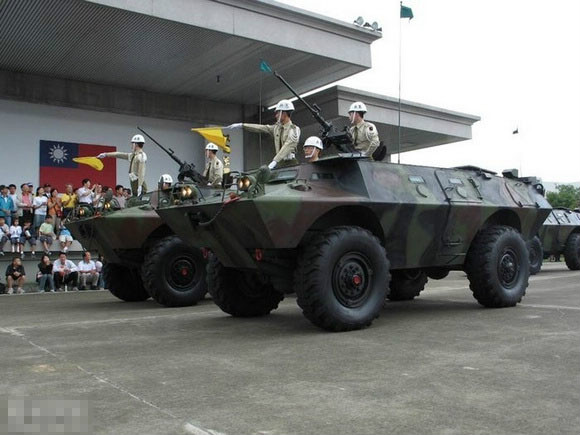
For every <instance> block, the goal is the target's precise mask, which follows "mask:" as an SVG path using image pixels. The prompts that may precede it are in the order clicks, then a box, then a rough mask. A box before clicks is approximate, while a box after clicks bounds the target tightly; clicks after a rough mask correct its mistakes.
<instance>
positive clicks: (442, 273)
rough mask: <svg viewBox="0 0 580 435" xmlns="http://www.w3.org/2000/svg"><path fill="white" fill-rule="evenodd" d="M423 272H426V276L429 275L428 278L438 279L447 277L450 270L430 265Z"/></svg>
mask: <svg viewBox="0 0 580 435" xmlns="http://www.w3.org/2000/svg"><path fill="white" fill-rule="evenodd" d="M425 272H426V273H427V277H429V279H435V280H439V279H443V278H447V276H448V275H449V272H450V270H449V269H443V268H441V267H431V268H429V269H426V270H425Z"/></svg>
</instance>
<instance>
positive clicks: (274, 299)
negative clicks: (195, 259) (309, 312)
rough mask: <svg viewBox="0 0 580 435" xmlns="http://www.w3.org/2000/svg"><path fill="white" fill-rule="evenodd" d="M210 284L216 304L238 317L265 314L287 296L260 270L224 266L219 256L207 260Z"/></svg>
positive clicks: (208, 281) (209, 287)
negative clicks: (259, 271)
mask: <svg viewBox="0 0 580 435" xmlns="http://www.w3.org/2000/svg"><path fill="white" fill-rule="evenodd" d="M207 285H208V290H209V294H210V295H211V297H212V299H213V301H214V302H215V303H216V305H217V306H218V307H220V308H221V310H222V311H223V312H225V313H228V314H231V315H232V316H234V317H258V316H265V315H266V314H269V313H270V312H271V311H272V310H275V309H276V308H278V304H279V303H280V302H281V301H282V300H283V299H284V294H283V293H280V292H277V291H276V290H274V287H273V286H272V284H270V283H269V282H267V281H266V280H265V279H264V277H263V276H261V275H260V274H259V273H258V272H252V271H245V270H239V269H231V268H227V267H224V266H223V265H222V264H221V263H220V261H219V260H218V259H217V257H216V256H215V255H212V257H211V258H210V259H209V261H208V263H207Z"/></svg>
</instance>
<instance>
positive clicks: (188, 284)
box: [141, 235, 207, 307]
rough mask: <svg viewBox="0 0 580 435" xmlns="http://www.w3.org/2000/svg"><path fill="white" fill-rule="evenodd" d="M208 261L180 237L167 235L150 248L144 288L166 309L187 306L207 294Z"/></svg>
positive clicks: (144, 268)
mask: <svg viewBox="0 0 580 435" xmlns="http://www.w3.org/2000/svg"><path fill="white" fill-rule="evenodd" d="M206 265H207V261H206V260H205V259H204V258H203V254H202V253H201V251H200V250H199V249H197V248H194V247H191V246H189V245H187V244H186V243H184V242H183V241H182V240H181V239H180V238H179V237H177V236H173V235H172V236H167V237H164V238H163V239H161V240H159V241H158V242H157V243H155V245H153V247H151V248H150V249H149V251H148V252H147V255H146V256H145V262H144V263H143V265H142V267H141V277H142V279H143V284H144V285H145V289H146V290H147V291H148V292H149V294H150V295H151V297H152V298H153V299H155V300H156V301H157V302H158V303H160V304H161V305H165V306H166V307H185V306H189V305H194V304H196V303H197V302H198V301H200V300H202V299H203V298H204V297H205V294H206V293H207V283H206V279H205V277H206V270H205V269H206Z"/></svg>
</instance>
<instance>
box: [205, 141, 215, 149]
mask: <svg viewBox="0 0 580 435" xmlns="http://www.w3.org/2000/svg"><path fill="white" fill-rule="evenodd" d="M205 149H206V150H211V151H217V150H218V146H217V145H216V144H215V143H213V142H209V143H208V144H207V145H206V146H205Z"/></svg>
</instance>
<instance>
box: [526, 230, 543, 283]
mask: <svg viewBox="0 0 580 435" xmlns="http://www.w3.org/2000/svg"><path fill="white" fill-rule="evenodd" d="M527 246H528V251H529V253H530V275H535V274H536V273H538V272H539V271H540V270H541V269H542V263H543V262H544V248H542V242H541V241H540V238H539V237H538V236H534V237H533V238H532V239H531V240H528V243H527Z"/></svg>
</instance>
